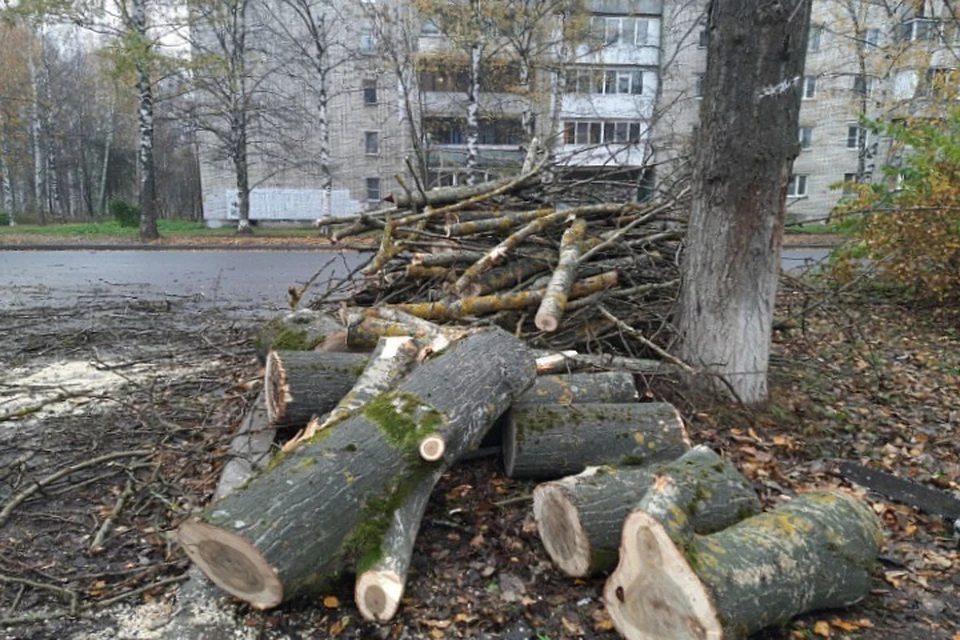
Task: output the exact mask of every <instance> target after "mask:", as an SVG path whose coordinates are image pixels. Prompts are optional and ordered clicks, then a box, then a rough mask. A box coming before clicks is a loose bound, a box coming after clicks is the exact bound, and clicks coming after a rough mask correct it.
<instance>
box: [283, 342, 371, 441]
mask: <svg viewBox="0 0 960 640" xmlns="http://www.w3.org/2000/svg"><path fill="white" fill-rule="evenodd" d="M368 360H369V357H368V356H366V355H364V354H360V353H321V352H316V351H271V352H270V354H269V355H268V356H267V367H266V373H265V374H264V393H265V394H266V404H267V416H268V417H269V418H270V422H271V423H272V424H276V425H294V426H301V427H302V426H303V425H305V424H307V423H308V422H309V421H310V419H311V418H313V417H314V416H320V415H322V414H324V413H327V412H328V411H330V410H332V409H333V408H334V407H335V406H337V403H338V402H340V399H341V398H343V396H345V395H346V394H347V393H348V392H349V391H350V390H351V389H352V388H353V385H354V384H355V383H356V381H357V378H358V377H359V376H360V373H361V372H362V371H363V369H364V367H366V365H367V361H368Z"/></svg>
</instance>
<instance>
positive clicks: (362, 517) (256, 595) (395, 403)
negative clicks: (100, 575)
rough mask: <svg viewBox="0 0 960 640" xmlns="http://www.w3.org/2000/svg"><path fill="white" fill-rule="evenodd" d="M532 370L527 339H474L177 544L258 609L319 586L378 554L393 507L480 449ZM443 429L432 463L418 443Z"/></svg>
mask: <svg viewBox="0 0 960 640" xmlns="http://www.w3.org/2000/svg"><path fill="white" fill-rule="evenodd" d="M465 365H469V366H465ZM535 375H536V364H535V361H534V358H533V356H532V355H531V354H530V352H529V351H528V350H527V348H526V347H525V346H524V344H523V343H522V342H521V341H520V340H517V339H516V338H514V337H512V336H511V335H509V334H507V333H505V332H503V331H499V330H486V331H482V332H478V333H474V334H472V335H469V336H467V337H465V338H463V339H462V340H460V341H458V342H456V343H454V344H452V345H451V346H450V347H448V348H447V349H446V350H445V351H444V352H443V353H441V354H439V355H437V356H434V357H432V358H430V359H428V360H426V361H425V362H423V363H422V364H421V365H420V366H419V367H417V368H416V369H414V370H413V371H412V372H411V373H410V374H409V375H408V376H407V377H406V378H405V379H404V380H403V381H402V382H401V383H400V384H398V385H397V386H396V387H395V388H394V389H392V390H391V391H388V392H386V393H383V394H381V395H379V396H377V398H375V399H374V400H373V401H371V402H370V403H369V404H367V405H366V407H364V408H363V409H362V410H361V411H360V412H359V413H357V414H355V415H353V416H352V417H350V418H348V419H346V420H344V421H342V422H340V423H338V424H336V425H333V426H331V427H330V428H327V429H324V430H323V431H320V432H319V433H317V434H316V436H314V437H313V438H311V439H308V440H305V441H303V442H302V443H301V444H300V445H299V446H297V447H296V448H295V449H293V450H292V451H291V452H289V453H288V454H285V455H280V456H278V457H277V458H275V459H274V461H273V462H272V463H271V464H270V465H269V466H268V467H267V469H266V470H265V471H263V472H262V473H261V474H259V475H258V476H257V477H255V478H254V479H253V480H251V481H250V482H248V483H247V484H246V485H244V486H243V487H241V488H238V489H236V490H235V491H233V492H232V493H231V494H229V495H227V496H226V497H224V498H223V499H222V500H220V501H219V502H216V503H214V504H212V505H210V506H209V507H208V508H207V509H206V510H204V512H203V513H202V514H201V516H200V517H199V519H197V520H190V521H188V522H186V523H184V524H183V525H182V526H181V527H180V542H181V544H183V546H184V549H185V550H186V552H187V555H188V556H189V557H190V559H191V560H192V561H193V562H195V563H196V564H197V565H198V566H199V567H200V568H201V569H202V570H203V571H204V573H206V574H207V576H209V577H210V579H211V580H213V582H214V583H216V584H217V585H218V586H220V587H221V588H222V589H224V590H226V591H228V592H229V593H231V594H233V595H235V596H237V597H238V598H241V599H243V600H246V601H247V602H249V603H250V604H251V605H252V606H254V607H256V608H258V609H267V608H270V607H273V606H276V605H277V604H279V603H280V602H282V601H284V600H289V599H290V598H293V597H295V596H298V595H304V594H309V593H314V592H316V591H317V590H318V589H320V588H322V586H323V585H324V584H325V583H326V582H327V581H328V579H329V578H331V577H333V576H335V575H336V574H337V573H338V572H339V571H341V570H342V568H343V567H344V566H345V564H347V563H349V562H351V561H353V562H356V564H357V565H358V566H361V567H363V566H369V565H370V564H372V562H373V560H375V559H376V558H379V557H381V555H382V548H381V544H382V542H383V534H384V531H386V530H387V528H388V527H389V524H390V521H391V517H392V514H393V512H394V510H395V509H397V508H398V507H399V506H401V505H402V504H403V503H404V502H405V501H406V499H407V498H408V496H410V495H411V493H412V492H414V491H415V490H416V489H417V488H418V487H420V486H422V483H423V482H424V481H425V480H426V479H427V478H429V477H430V475H431V474H432V473H433V472H434V471H435V470H436V469H437V467H438V466H439V465H446V464H449V463H451V462H452V461H454V460H456V459H457V458H458V456H459V455H461V454H462V453H463V452H464V451H466V450H467V449H468V448H470V447H471V446H474V445H476V444H477V443H478V442H479V441H480V439H481V438H482V437H483V434H484V433H485V431H486V430H487V429H488V428H489V427H490V425H491V424H493V422H494V420H495V419H496V418H497V416H499V415H500V414H501V413H502V412H503V411H505V410H506V409H507V408H508V407H509V406H510V404H511V403H512V402H513V401H514V400H515V399H516V398H517V397H518V396H519V395H520V394H521V393H522V392H523V391H524V390H526V388H527V387H529V386H530V385H531V384H532V383H533V379H534V376H535ZM438 430H439V431H441V432H442V433H443V434H444V436H445V442H446V444H447V452H446V457H445V459H444V462H441V463H433V464H430V463H425V462H423V461H422V460H420V459H419V457H418V456H417V454H416V447H417V445H418V443H419V442H420V440H421V439H422V438H423V437H424V436H425V435H428V434H429V433H431V432H434V431H438Z"/></svg>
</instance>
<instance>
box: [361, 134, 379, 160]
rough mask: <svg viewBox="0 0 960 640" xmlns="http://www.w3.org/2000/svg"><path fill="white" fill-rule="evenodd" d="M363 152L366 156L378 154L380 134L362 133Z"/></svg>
mask: <svg viewBox="0 0 960 640" xmlns="http://www.w3.org/2000/svg"><path fill="white" fill-rule="evenodd" d="M363 152H364V153H366V154H367V155H368V156H375V155H379V154H380V133H379V132H377V131H364V132H363Z"/></svg>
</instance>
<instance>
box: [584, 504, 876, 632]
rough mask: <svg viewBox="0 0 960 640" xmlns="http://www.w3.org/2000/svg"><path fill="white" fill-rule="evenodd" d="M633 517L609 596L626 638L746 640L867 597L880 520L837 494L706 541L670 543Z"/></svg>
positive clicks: (665, 530)
mask: <svg viewBox="0 0 960 640" xmlns="http://www.w3.org/2000/svg"><path fill="white" fill-rule="evenodd" d="M670 529H671V526H670V525H669V524H665V523H664V522H663V521H661V520H660V519H658V518H657V517H654V516H653V515H651V514H649V513H647V512H645V511H641V510H637V511H635V512H633V513H632V514H630V516H629V517H628V518H627V520H626V522H625V523H624V526H623V540H622V546H621V549H620V564H619V565H618V566H617V569H616V570H615V571H614V572H613V574H612V575H611V576H610V579H609V580H607V583H606V585H604V589H603V598H604V601H605V603H606V606H607V611H608V612H609V614H610V617H611V619H612V620H613V623H614V625H615V626H616V628H617V630H618V631H619V632H620V633H621V635H623V636H624V637H625V638H627V639H628V640H707V639H709V640H720V639H721V638H723V639H728V638H745V637H747V636H748V635H750V634H751V633H753V632H754V631H757V630H759V629H762V628H764V627H768V626H771V625H777V624H782V623H785V622H787V621H788V620H790V618H792V617H794V616H796V615H799V614H801V613H804V612H807V611H813V610H816V609H825V608H830V609H835V608H839V607H845V606H848V605H850V604H853V603H855V602H857V601H858V600H860V599H861V598H862V597H863V596H864V595H866V594H867V592H868V591H869V589H870V573H871V569H872V566H873V564H874V563H875V561H876V558H877V553H878V552H879V549H880V544H881V542H882V535H881V531H880V523H879V521H878V520H877V517H876V515H875V514H874V513H873V511H872V510H870V508H869V507H867V506H866V505H865V504H863V503H862V502H860V501H859V500H857V499H856V498H855V497H853V496H851V495H849V494H846V493H841V492H839V491H833V492H820V493H810V494H806V495H803V496H801V497H799V498H796V499H794V500H792V501H791V502H788V503H787V504H785V505H782V506H780V507H778V508H777V509H776V510H774V511H771V512H769V513H765V514H762V515H759V516H755V517H753V518H749V519H747V520H744V521H743V522H740V523H739V524H736V525H734V526H732V527H730V528H729V529H724V530H723V531H720V532H718V533H715V534H713V535H710V536H703V537H701V536H690V537H684V536H682V535H681V536H680V537H674V536H673V535H671V531H670Z"/></svg>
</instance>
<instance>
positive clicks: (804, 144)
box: [800, 127, 813, 149]
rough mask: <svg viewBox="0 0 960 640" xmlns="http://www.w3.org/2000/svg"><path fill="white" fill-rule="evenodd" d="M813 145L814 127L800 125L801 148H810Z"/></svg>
mask: <svg viewBox="0 0 960 640" xmlns="http://www.w3.org/2000/svg"><path fill="white" fill-rule="evenodd" d="M812 147H813V127H800V148H801V149H810V148H812Z"/></svg>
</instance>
